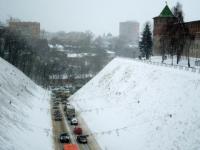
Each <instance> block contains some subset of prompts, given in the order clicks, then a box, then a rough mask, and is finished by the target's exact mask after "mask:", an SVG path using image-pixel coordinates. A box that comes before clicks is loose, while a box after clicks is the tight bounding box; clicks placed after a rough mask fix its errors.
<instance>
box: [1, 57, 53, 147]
mask: <svg viewBox="0 0 200 150" xmlns="http://www.w3.org/2000/svg"><path fill="white" fill-rule="evenodd" d="M49 94H50V93H49V92H48V91H45V90H44V89H42V88H40V87H39V86H37V85H36V84H35V83H34V82H32V81H31V80H30V79H29V78H28V77H26V76H25V75H24V74H23V73H22V72H21V71H19V70H18V69H16V68H15V67H14V66H12V65H10V64H9V63H7V62H6V61H5V60H3V59H2V58H0V150H44V149H45V150H52V149H53V148H52V147H53V146H52V143H53V142H52V137H51V136H52V131H51V126H52V125H51V119H50V116H51V115H50V112H49V111H50V110H49V107H50V106H49V98H50V97H49Z"/></svg>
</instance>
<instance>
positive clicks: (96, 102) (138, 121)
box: [70, 58, 200, 150]
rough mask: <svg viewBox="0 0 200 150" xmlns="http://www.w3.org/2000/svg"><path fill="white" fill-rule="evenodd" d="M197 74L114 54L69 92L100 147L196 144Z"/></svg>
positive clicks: (199, 133) (160, 149)
mask: <svg viewBox="0 0 200 150" xmlns="http://www.w3.org/2000/svg"><path fill="white" fill-rule="evenodd" d="M199 97H200V74H199V73H198V72H190V71H186V70H184V69H182V70H180V69H176V68H173V67H165V66H160V65H153V64H147V63H144V62H140V61H134V60H130V59H124V58H115V59H114V60H112V61H111V62H110V63H109V64H108V65H107V66H106V67H105V68H104V69H103V70H102V71H101V72H100V73H99V74H98V75H97V76H95V77H94V78H93V79H92V80H91V81H89V82H88V83H87V84H86V85H85V86H83V87H82V88H81V89H80V90H79V91H78V92H76V93H75V94H74V95H73V96H71V97H70V101H71V103H72V104H73V105H74V106H75V108H76V109H77V110H78V111H79V114H80V115H81V116H82V117H83V119H84V120H85V122H86V123H87V125H88V127H89V128H90V130H91V133H89V135H92V136H94V137H95V138H96V139H97V142H98V143H99V145H100V146H101V148H102V149H105V150H126V149H127V150H133V149H135V150H172V149H173V150H178V149H180V150H197V149H199V148H200V138H199V137H200V99H199Z"/></svg>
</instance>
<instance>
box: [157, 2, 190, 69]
mask: <svg viewBox="0 0 200 150" xmlns="http://www.w3.org/2000/svg"><path fill="white" fill-rule="evenodd" d="M172 10H173V14H174V17H176V22H175V24H171V23H170V22H169V23H168V24H167V25H166V27H165V28H163V29H162V33H163V35H164V36H161V39H160V42H161V53H162V62H164V60H165V56H166V55H169V56H170V57H171V58H172V65H173V61H174V55H175V56H176V63H177V64H178V63H179V61H180V59H181V56H182V55H183V53H184V51H185V54H184V55H186V56H187V58H188V67H190V54H189V50H190V46H191V44H192V42H193V41H194V35H193V34H191V33H190V31H189V28H188V26H187V25H186V24H185V22H184V16H183V10H182V5H181V4H180V3H177V4H176V6H175V7H173V9H172Z"/></svg>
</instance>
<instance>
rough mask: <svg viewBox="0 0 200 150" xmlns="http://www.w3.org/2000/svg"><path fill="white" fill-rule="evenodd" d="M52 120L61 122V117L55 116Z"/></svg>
mask: <svg viewBox="0 0 200 150" xmlns="http://www.w3.org/2000/svg"><path fill="white" fill-rule="evenodd" d="M54 120H55V121H62V116H61V115H58V116H55V118H54Z"/></svg>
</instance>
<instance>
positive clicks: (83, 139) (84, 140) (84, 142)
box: [76, 135, 88, 144]
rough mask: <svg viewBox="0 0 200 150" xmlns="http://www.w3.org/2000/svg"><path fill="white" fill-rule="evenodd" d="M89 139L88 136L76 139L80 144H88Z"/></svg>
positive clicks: (79, 136) (80, 136)
mask: <svg viewBox="0 0 200 150" xmlns="http://www.w3.org/2000/svg"><path fill="white" fill-rule="evenodd" d="M87 137H88V135H78V136H77V137H76V141H77V142H78V143H82V144H87Z"/></svg>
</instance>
